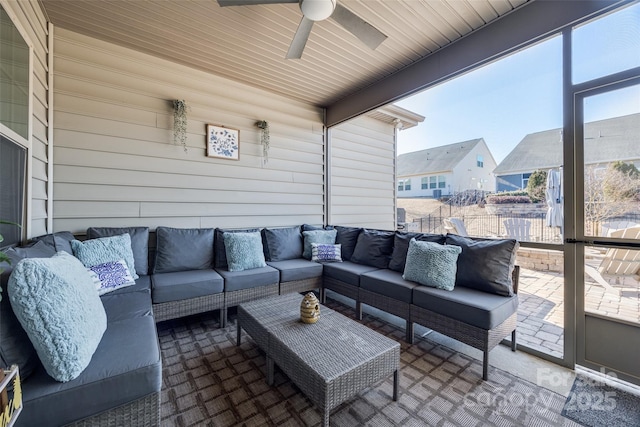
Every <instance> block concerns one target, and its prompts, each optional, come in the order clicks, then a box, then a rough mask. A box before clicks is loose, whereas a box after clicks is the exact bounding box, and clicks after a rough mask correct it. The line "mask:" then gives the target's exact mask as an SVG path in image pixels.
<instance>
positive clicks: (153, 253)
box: [0, 225, 518, 426]
mask: <svg viewBox="0 0 640 427" xmlns="http://www.w3.org/2000/svg"><path fill="white" fill-rule="evenodd" d="M124 234H127V235H128V236H129V237H128V238H129V239H130V247H131V253H132V257H133V261H132V264H133V265H134V267H133V269H134V270H135V272H136V275H137V276H139V277H138V278H137V279H136V280H135V284H133V285H131V286H126V287H122V288H120V289H117V290H115V291H113V292H109V293H106V294H104V295H102V296H100V297H99V298H100V301H101V302H102V305H103V307H104V311H105V313H106V330H105V332H104V335H102V338H101V340H100V342H99V344H98V345H97V348H96V349H95V352H94V353H93V357H92V358H91V360H90V362H89V363H88V365H87V366H86V368H85V369H84V370H83V371H82V372H81V373H80V374H79V375H78V376H77V377H76V378H74V379H72V380H70V381H66V382H59V381H56V380H55V379H53V378H52V377H51V376H50V375H49V374H48V372H47V370H46V369H45V368H44V367H43V365H42V363H40V361H39V359H38V354H36V350H35V349H34V347H33V345H31V343H30V340H29V337H28V336H27V334H26V333H25V331H24V329H23V328H22V327H21V323H20V322H19V321H18V320H17V319H16V316H15V315H14V313H13V310H12V306H11V305H10V303H9V300H10V298H7V283H6V282H7V279H8V277H9V275H10V273H11V271H10V269H11V266H6V265H5V266H4V268H6V269H7V271H5V272H4V273H3V276H2V278H3V280H2V295H3V298H2V301H0V316H1V317H0V328H1V330H0V332H1V336H0V358H1V360H0V363H2V364H3V365H9V364H12V363H17V364H19V366H20V369H21V376H22V378H23V388H22V389H23V400H24V411H23V413H22V414H21V416H20V418H19V419H18V423H17V425H18V426H30V425H66V424H69V425H76V426H81V425H82V426H85V425H86V426H88V425H91V426H94V425H122V424H127V425H159V423H160V421H159V417H160V415H159V414H160V412H159V406H160V390H161V386H162V368H161V367H162V364H161V355H160V350H159V348H158V341H157V332H156V328H155V323H156V322H160V321H164V320H168V319H172V318H178V317H183V316H187V315H191V314H196V313H203V312H208V311H212V310H219V312H220V324H221V327H224V326H226V321H227V319H226V318H227V310H228V309H229V308H231V307H234V306H237V305H238V304H240V303H242V302H245V301H250V300H254V299H258V298H265V297H268V296H272V295H277V294H285V293H291V292H304V291H308V290H313V289H316V290H319V292H320V295H321V298H323V299H324V298H326V290H327V289H330V290H332V291H334V292H338V293H341V294H343V295H345V296H347V297H350V298H353V299H354V300H355V301H356V312H355V316H356V317H361V316H362V305H363V304H365V305H370V306H374V307H377V308H380V309H382V310H385V311H388V312H390V313H392V314H394V315H396V316H399V317H401V318H403V319H405V320H406V340H407V341H408V342H413V325H414V323H418V324H422V325H424V326H426V327H428V328H431V329H434V330H437V331H439V332H442V333H444V334H446V335H449V336H451V337H453V338H455V339H457V340H460V341H462V342H465V343H467V344H469V345H472V346H474V347H476V348H479V349H480V350H482V351H483V352H484V361H483V363H484V369H483V378H484V379H487V375H488V355H489V351H490V350H491V349H492V348H494V347H495V346H496V345H497V344H498V343H499V342H500V341H501V340H502V339H504V338H505V337H506V336H507V335H509V333H511V338H512V349H513V350H515V342H516V340H515V327H516V320H517V306H518V298H517V282H518V268H517V266H515V263H514V262H515V253H516V250H517V247H518V246H517V242H515V241H514V240H489V239H473V238H467V237H461V236H456V235H446V236H443V235H429V234H416V233H399V232H390V231H382V230H368V229H361V228H356V227H340V226H336V227H312V226H309V225H303V226H296V227H286V228H266V229H258V228H253V229H244V230H223V229H176V228H168V227H158V228H157V229H156V230H155V233H149V229H148V228H146V227H127V228H104V227H102V228H97V227H95V228H89V229H88V230H87V233H86V235H83V236H74V235H72V234H71V233H68V232H61V233H55V234H50V235H46V236H41V237H39V238H36V239H33V241H32V242H31V243H30V244H29V245H28V246H26V247H23V248H13V249H10V250H9V251H8V253H9V255H10V257H11V258H12V260H13V262H12V266H14V267H15V265H16V263H17V262H19V261H20V259H23V258H46V257H52V256H53V255H54V254H56V253H57V252H59V251H65V252H68V253H74V250H73V249H74V248H76V246H78V243H77V242H75V243H74V245H75V246H74V247H73V248H72V243H71V242H72V241H73V240H74V239H76V238H79V239H81V240H85V242H98V241H102V239H107V240H108V239H110V238H115V237H116V236H122V235H124ZM95 239H99V240H95ZM416 242H428V243H429V244H435V245H438V247H440V246H441V247H442V248H443V249H444V248H447V247H448V248H447V249H451V248H454V247H456V248H461V249H456V251H457V254H458V255H456V256H455V257H454V258H452V259H453V261H451V259H450V260H449V261H448V263H447V262H444V261H443V260H442V259H440V258H438V260H437V262H438V265H435V264H434V265H433V266H431V267H429V266H428V265H426V264H425V262H426V263H429V262H430V261H428V259H427V261H424V260H425V258H419V257H414V256H413V252H412V251H413V250H414V249H416V248H418V247H419V246H420V245H421V243H416ZM337 245H339V246H337ZM420 247H421V246H420ZM338 248H339V249H338ZM417 250H418V249H416V251H417ZM421 250H422V249H421ZM438 250H439V249H438ZM449 252H451V251H449ZM454 252H455V251H454ZM416 253H417V252H416ZM421 253H422V254H424V253H427V254H428V253H430V252H421ZM408 254H409V255H408ZM228 255H230V256H231V259H228ZM310 258H311V259H310ZM312 259H313V260H312ZM314 260H317V261H314ZM416 260H417V261H418V262H416ZM329 261H334V262H329ZM337 261H340V262H337ZM451 262H453V264H451ZM405 267H406V268H411V270H412V271H413V272H415V271H418V273H419V276H420V273H421V272H422V271H431V272H440V273H438V274H436V278H435V280H436V282H438V284H437V285H438V286H440V283H439V277H441V276H442V277H444V276H451V271H453V276H452V277H449V279H450V280H451V281H452V282H451V283H450V284H449V286H453V281H455V286H453V289H452V290H445V289H438V288H435V287H431V286H425V285H421V284H418V283H417V282H415V281H412V280H405V279H404V278H403V276H405V275H409V273H408V272H405ZM416 280H419V281H422V277H418V278H417V279H416ZM426 280H427V283H428V282H429V280H430V279H429V278H427V279H426ZM428 285H431V284H430V283H428Z"/></svg>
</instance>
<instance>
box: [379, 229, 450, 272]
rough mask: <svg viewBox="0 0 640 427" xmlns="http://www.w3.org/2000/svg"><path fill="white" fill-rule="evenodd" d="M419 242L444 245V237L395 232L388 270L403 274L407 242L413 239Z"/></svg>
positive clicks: (441, 235) (407, 248) (407, 247)
mask: <svg viewBox="0 0 640 427" xmlns="http://www.w3.org/2000/svg"><path fill="white" fill-rule="evenodd" d="M414 237H415V239H416V240H418V241H421V242H433V243H439V244H441V245H444V242H445V236H444V235H443V234H423V233H401V232H399V231H396V234H395V236H394V238H393V252H392V254H391V260H390V261H389V269H390V270H393V271H399V272H400V273H403V272H404V265H405V264H406V262H407V251H408V250H409V241H410V240H411V239H412V238H414Z"/></svg>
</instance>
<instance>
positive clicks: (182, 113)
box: [173, 99, 189, 153]
mask: <svg viewBox="0 0 640 427" xmlns="http://www.w3.org/2000/svg"><path fill="white" fill-rule="evenodd" d="M188 109H189V106H188V105H187V102H186V101H185V100H184V99H176V100H175V101H173V142H174V144H176V145H177V144H180V145H182V148H183V149H184V152H185V153H186V152H187V110H188Z"/></svg>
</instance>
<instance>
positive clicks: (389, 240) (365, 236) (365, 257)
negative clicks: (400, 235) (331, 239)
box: [351, 230, 395, 268]
mask: <svg viewBox="0 0 640 427" xmlns="http://www.w3.org/2000/svg"><path fill="white" fill-rule="evenodd" d="M394 235H395V233H394V232H393V231H380V230H362V232H361V233H360V234H359V235H358V243H356V248H355V249H354V250H353V255H352V256H351V261H352V262H355V263H358V264H364V265H370V266H371V267H376V268H387V267H388V266H389V260H390V259H391V253H392V252H393V238H394Z"/></svg>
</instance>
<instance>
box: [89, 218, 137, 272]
mask: <svg viewBox="0 0 640 427" xmlns="http://www.w3.org/2000/svg"><path fill="white" fill-rule="evenodd" d="M125 233H126V234H128V235H129V236H130V237H131V250H132V251H133V259H134V261H135V266H136V273H138V274H139V275H141V276H146V275H147V274H149V227H90V228H88V229H87V239H97V238H99V237H111V236H119V235H120V234H125Z"/></svg>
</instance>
